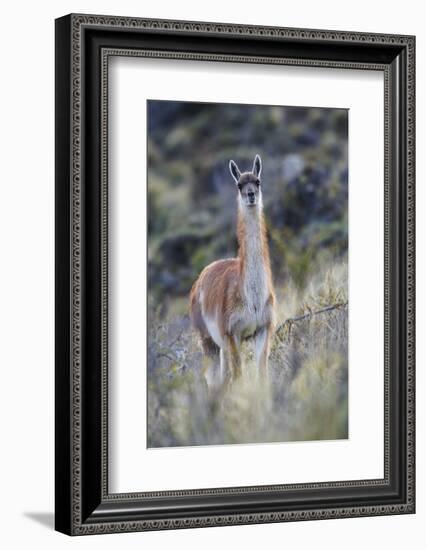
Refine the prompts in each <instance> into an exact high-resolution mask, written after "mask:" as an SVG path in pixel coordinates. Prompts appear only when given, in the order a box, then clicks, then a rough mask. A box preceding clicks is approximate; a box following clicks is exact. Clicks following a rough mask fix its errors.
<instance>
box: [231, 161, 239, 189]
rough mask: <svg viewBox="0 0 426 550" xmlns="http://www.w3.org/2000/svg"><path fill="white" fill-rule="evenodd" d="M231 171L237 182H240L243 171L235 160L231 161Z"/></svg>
mask: <svg viewBox="0 0 426 550" xmlns="http://www.w3.org/2000/svg"><path fill="white" fill-rule="evenodd" d="M229 171H230V172H231V174H232V177H233V178H234V180H235V183H237V184H238V182H239V181H240V177H241V172H240V171H239V169H238V166H237V165H236V163H235V162H234V161H233V160H230V161H229Z"/></svg>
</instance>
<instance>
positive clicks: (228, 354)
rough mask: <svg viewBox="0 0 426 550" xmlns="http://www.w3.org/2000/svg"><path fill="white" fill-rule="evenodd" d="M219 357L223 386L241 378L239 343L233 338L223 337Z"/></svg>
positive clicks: (230, 336) (229, 336)
mask: <svg viewBox="0 0 426 550" xmlns="http://www.w3.org/2000/svg"><path fill="white" fill-rule="evenodd" d="M220 357H221V370H222V373H223V377H224V384H225V385H228V384H229V383H230V382H231V381H233V380H236V379H237V378H239V377H240V376H241V356H240V349H239V341H238V339H237V338H236V337H235V336H232V335H226V336H225V338H224V345H223V347H222V349H221V354H220Z"/></svg>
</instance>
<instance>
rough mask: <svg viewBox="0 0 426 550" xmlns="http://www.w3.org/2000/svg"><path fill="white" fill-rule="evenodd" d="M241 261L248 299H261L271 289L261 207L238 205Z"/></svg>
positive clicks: (238, 234) (259, 205) (243, 281)
mask: <svg viewBox="0 0 426 550" xmlns="http://www.w3.org/2000/svg"><path fill="white" fill-rule="evenodd" d="M237 236H238V244H239V250H238V257H239V259H240V269H241V272H240V273H241V280H242V283H243V288H244V290H245V293H246V295H247V296H250V297H251V298H252V299H253V300H254V299H255V300H257V299H262V300H263V298H264V297H265V295H266V294H268V292H269V291H270V289H271V284H272V283H271V267H270V259H269V249H268V242H267V238H266V228H265V221H264V218H263V212H262V205H261V204H258V205H256V206H255V207H252V208H247V207H245V206H244V205H242V204H241V203H239V205H238V230H237Z"/></svg>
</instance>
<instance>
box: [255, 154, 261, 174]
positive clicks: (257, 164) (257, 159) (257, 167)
mask: <svg viewBox="0 0 426 550" xmlns="http://www.w3.org/2000/svg"><path fill="white" fill-rule="evenodd" d="M261 171H262V161H261V160H260V157H259V155H256V156H255V157H254V163H253V174H254V175H255V176H256V177H257V178H259V177H260V172H261Z"/></svg>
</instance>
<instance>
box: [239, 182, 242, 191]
mask: <svg viewBox="0 0 426 550" xmlns="http://www.w3.org/2000/svg"><path fill="white" fill-rule="evenodd" d="M242 188H243V186H242V185H241V183H239V184H238V189H239V190H240V191H241V189H242Z"/></svg>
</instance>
